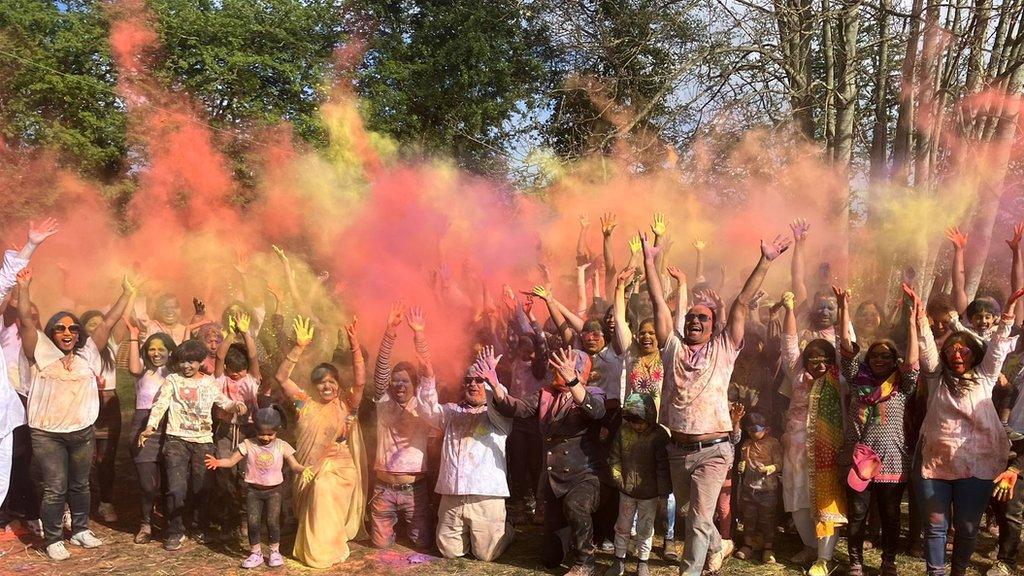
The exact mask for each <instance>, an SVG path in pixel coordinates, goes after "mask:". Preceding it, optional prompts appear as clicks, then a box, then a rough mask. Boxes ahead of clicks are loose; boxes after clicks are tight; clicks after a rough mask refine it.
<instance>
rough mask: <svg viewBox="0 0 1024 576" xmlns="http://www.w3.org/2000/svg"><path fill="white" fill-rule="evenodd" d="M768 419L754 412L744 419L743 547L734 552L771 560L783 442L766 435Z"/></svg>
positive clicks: (762, 559) (741, 469)
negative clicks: (745, 434)
mask: <svg viewBox="0 0 1024 576" xmlns="http://www.w3.org/2000/svg"><path fill="white" fill-rule="evenodd" d="M768 431H769V429H768V425H767V420H766V419H765V417H764V415H763V414H760V413H758V412H754V413H752V414H750V416H749V417H748V419H747V438H746V440H744V441H743V443H742V444H741V445H740V463H739V473H740V475H741V477H740V478H741V480H740V497H739V516H740V520H741V521H742V522H743V540H744V542H743V547H742V548H740V549H739V551H737V552H736V557H737V558H739V559H740V560H746V559H748V558H752V557H753V556H754V553H755V552H757V553H761V561H762V562H764V563H765V564H774V563H775V555H774V554H773V553H772V548H773V544H774V534H775V511H776V509H777V508H778V503H779V478H780V475H779V474H778V472H779V470H781V469H782V445H781V444H779V441H778V440H776V439H775V438H772V437H771V436H769V435H768Z"/></svg>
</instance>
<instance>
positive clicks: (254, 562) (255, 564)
mask: <svg viewBox="0 0 1024 576" xmlns="http://www.w3.org/2000/svg"><path fill="white" fill-rule="evenodd" d="M260 566H263V554H260V553H259V552H253V553H252V554H249V557H248V558H246V559H245V560H243V561H242V568H259V567H260Z"/></svg>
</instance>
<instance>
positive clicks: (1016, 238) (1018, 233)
mask: <svg viewBox="0 0 1024 576" xmlns="http://www.w3.org/2000/svg"><path fill="white" fill-rule="evenodd" d="M1022 236H1024V222H1021V223H1019V224H1017V225H1016V226H1014V227H1013V238H1010V239H1009V240H1007V241H1006V245H1007V246H1009V247H1010V249H1011V250H1017V249H1018V248H1020V239H1021V237H1022Z"/></svg>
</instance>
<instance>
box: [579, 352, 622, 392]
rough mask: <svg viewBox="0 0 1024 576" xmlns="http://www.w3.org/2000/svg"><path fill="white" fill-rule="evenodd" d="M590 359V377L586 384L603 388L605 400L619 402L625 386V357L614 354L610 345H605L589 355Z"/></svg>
mask: <svg viewBox="0 0 1024 576" xmlns="http://www.w3.org/2000/svg"><path fill="white" fill-rule="evenodd" d="M590 361H591V369H590V379H589V380H587V385H588V386H596V387H597V388H600V389H601V390H604V399H605V401H606V402H608V401H611V400H618V401H619V402H620V403H621V402H622V393H623V392H624V391H625V388H626V370H625V364H626V363H625V358H623V357H622V356H620V355H618V354H616V353H615V350H614V349H613V348H612V347H611V346H605V347H604V348H602V349H601V351H600V352H598V353H597V354H594V355H593V356H591V357H590Z"/></svg>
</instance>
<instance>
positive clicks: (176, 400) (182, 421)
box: [147, 374, 235, 444]
mask: <svg viewBox="0 0 1024 576" xmlns="http://www.w3.org/2000/svg"><path fill="white" fill-rule="evenodd" d="M215 404H216V405H217V406H220V407H221V408H224V409H225V410H227V409H230V408H231V407H233V406H234V405H235V402H233V401H232V400H231V399H230V398H228V397H227V396H226V395H225V394H224V393H223V392H221V391H220V387H219V386H217V383H216V381H215V380H214V378H213V376H209V375H207V374H201V375H198V376H195V377H193V378H185V377H184V376H182V375H180V374H171V375H170V376H168V377H167V380H166V381H165V382H164V385H163V386H161V387H160V391H159V392H158V393H157V395H156V401H154V402H153V409H152V410H151V411H150V413H149V423H148V424H147V426H149V427H151V428H156V427H157V426H158V425H159V424H160V419H162V418H163V417H164V414H167V435H168V436H175V437H177V438H181V439H182V440H185V441H187V442H195V443H197V444H205V443H208V442H213V416H212V415H211V413H210V411H211V410H212V409H213V406H214V405H215Z"/></svg>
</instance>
